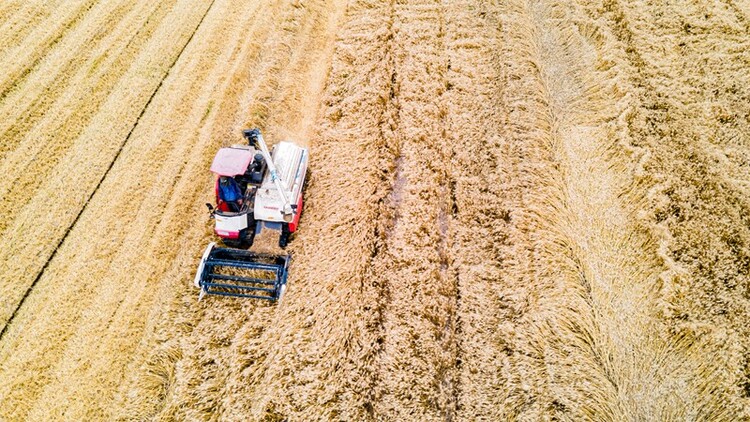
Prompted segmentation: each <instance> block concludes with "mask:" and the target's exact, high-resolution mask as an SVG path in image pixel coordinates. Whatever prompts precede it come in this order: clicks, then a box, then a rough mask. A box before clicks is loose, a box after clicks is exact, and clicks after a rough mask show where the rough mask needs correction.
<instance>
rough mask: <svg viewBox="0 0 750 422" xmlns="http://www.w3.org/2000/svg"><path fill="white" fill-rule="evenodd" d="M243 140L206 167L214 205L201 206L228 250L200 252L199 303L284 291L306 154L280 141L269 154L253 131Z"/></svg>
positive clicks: (276, 294) (277, 295) (272, 295)
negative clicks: (213, 177)
mask: <svg viewBox="0 0 750 422" xmlns="http://www.w3.org/2000/svg"><path fill="white" fill-rule="evenodd" d="M243 135H244V136H245V138H246V139H247V140H248V145H233V146H232V147H230V148H222V149H220V150H219V151H218V152H217V153H216V156H215V157H214V161H213V163H212V164H211V171H212V172H213V173H214V174H216V181H215V192H216V206H213V205H211V204H206V206H208V208H209V211H210V212H211V217H212V218H213V219H214V221H215V223H216V224H215V228H214V231H215V233H216V235H218V236H219V237H220V238H221V240H222V241H223V243H224V244H225V245H226V246H228V247H227V248H223V247H218V246H217V245H216V243H215V242H211V243H210V244H209V245H208V247H207V248H206V250H205V252H204V253H203V257H202V258H201V261H200V264H199V265H198V271H197V273H196V275H195V286H196V287H198V288H200V297H199V299H200V298H203V296H204V295H206V294H215V295H223V296H236V297H250V298H257V299H267V300H271V301H275V300H278V299H279V298H281V296H282V295H283V293H284V291H285V289H286V279H287V269H288V267H289V260H290V257H289V255H288V254H287V253H286V252H285V251H284V248H286V245H287V242H288V241H289V236H290V235H291V234H292V233H294V232H295V231H296V230H297V225H298V224H299V218H300V213H301V211H302V188H303V186H304V183H305V174H306V172H307V164H308V157H309V156H308V150H307V148H303V147H300V146H298V145H296V144H294V143H292V142H279V143H278V144H276V145H275V146H274V147H273V150H272V151H271V152H269V151H268V147H267V146H266V143H265V141H264V140H263V135H261V133H260V131H259V130H258V129H253V130H245V131H243ZM269 239H271V242H270V243H271V245H269V241H268V240H269ZM277 246H278V247H277Z"/></svg>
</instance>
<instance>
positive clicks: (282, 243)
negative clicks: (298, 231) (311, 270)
mask: <svg viewBox="0 0 750 422" xmlns="http://www.w3.org/2000/svg"><path fill="white" fill-rule="evenodd" d="M291 234H292V233H291V232H290V231H289V225H288V224H282V225H281V234H280V235H279V247H280V248H281V249H284V248H286V245H287V244H289V236H290V235H291Z"/></svg>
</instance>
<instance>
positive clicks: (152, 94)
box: [0, 0, 216, 342]
mask: <svg viewBox="0 0 750 422" xmlns="http://www.w3.org/2000/svg"><path fill="white" fill-rule="evenodd" d="M215 1H216V0H211V3H210V4H209V6H208V8H206V11H205V12H204V13H203V16H202V17H201V19H200V21H199V22H198V25H197V26H196V27H195V29H194V30H193V32H192V33H191V34H190V37H189V38H188V40H187V42H186V43H185V44H184V45H183V46H182V48H181V49H180V51H179V52H178V54H177V55H176V56H175V58H174V60H173V61H172V64H171V65H170V66H169V68H168V69H167V71H166V72H165V74H164V77H162V78H161V80H160V81H159V83H158V84H157V86H156V88H155V89H154V90H153V91H152V92H151V95H150V96H149V97H148V100H147V101H146V103H145V104H144V106H143V108H142V109H141V111H140V113H139V114H138V117H137V118H136V120H135V122H134V123H133V125H132V126H131V128H130V130H129V131H128V134H127V135H126V136H125V138H124V139H123V141H122V142H121V143H120V145H119V147H118V149H117V152H116V153H115V155H114V158H113V159H112V161H111V162H110V163H109V166H108V167H107V169H106V170H105V172H104V174H102V176H101V178H99V181H98V182H97V184H96V186H95V187H94V189H93V190H92V191H91V193H90V194H89V196H88V198H87V199H86V200H85V202H84V204H83V206H82V207H81V209H80V211H78V213H77V214H76V217H75V218H74V219H73V222H72V223H71V224H70V225H68V227H67V228H66V229H65V232H64V234H63V235H62V237H61V238H60V240H59V241H58V242H57V244H56V245H55V247H54V249H53V250H52V252H51V254H50V256H49V258H48V259H47V260H46V261H45V262H44V265H43V266H42V268H41V270H40V271H39V273H38V274H37V275H36V277H35V278H34V280H33V281H32V282H31V285H29V287H28V288H27V289H26V292H25V293H24V294H23V296H22V298H21V300H20V301H19V302H18V305H17V306H16V308H15V309H14V310H13V312H12V313H11V315H10V317H9V318H8V319H7V321H6V322H5V324H4V325H3V329H2V331H0V342H1V341H2V339H3V336H4V335H5V333H6V332H7V330H8V327H9V326H10V325H11V324H12V323H13V319H14V318H15V316H16V314H17V313H18V311H19V309H21V307H22V306H23V304H24V302H25V301H26V298H27V297H28V296H29V294H31V292H32V291H33V290H34V286H36V284H37V283H38V282H39V280H40V279H41V278H42V276H43V275H44V272H45V271H46V270H47V267H48V266H49V263H50V262H51V261H52V260H53V259H54V258H55V256H56V255H57V251H58V250H59V249H60V246H61V245H62V244H63V243H64V242H65V240H66V239H67V237H68V235H69V234H70V232H71V230H72V229H73V227H75V225H76V223H78V220H79V219H80V218H81V215H83V213H84V211H85V210H86V206H87V205H88V203H89V202H90V201H91V198H93V197H94V195H95V194H96V192H97V191H98V190H99V187H100V186H101V184H102V182H103V181H104V179H105V178H106V177H107V175H108V174H109V172H110V171H111V170H112V167H113V166H114V163H115V162H116V161H117V159H118V158H119V156H120V153H122V150H123V148H124V147H125V145H126V144H127V142H128V140H129V139H130V137H131V135H132V134H133V131H134V130H135V128H136V127H137V126H138V122H139V121H140V119H141V117H143V115H144V114H145V112H146V110H147V109H148V106H149V105H150V104H151V101H152V100H153V99H154V97H155V96H156V93H157V92H158V91H159V88H161V86H162V84H163V83H164V80H165V79H166V78H167V77H168V76H169V74H170V72H171V70H172V68H173V67H174V66H175V64H176V63H177V61H178V60H179V58H180V57H181V56H182V53H183V52H184V51H185V48H186V47H187V46H188V45H189V44H190V41H192V39H193V36H194V35H195V33H196V32H197V31H198V28H199V27H200V25H201V24H202V23H203V20H204V19H205V17H206V15H207V14H208V12H209V11H210V10H211V7H212V6H213V4H214V2H215Z"/></svg>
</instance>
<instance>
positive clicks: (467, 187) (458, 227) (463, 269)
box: [445, 0, 528, 420]
mask: <svg viewBox="0 0 750 422" xmlns="http://www.w3.org/2000/svg"><path fill="white" fill-rule="evenodd" d="M501 10H502V7H501V5H490V4H485V3H481V2H477V1H473V0H467V1H452V2H448V7H447V10H446V15H447V16H448V17H449V18H448V21H447V24H446V47H447V49H446V50H447V51H446V54H447V57H448V60H449V66H448V71H447V92H446V94H445V96H446V103H447V107H448V110H449V113H448V116H447V119H448V122H447V123H448V124H447V127H448V129H447V135H446V137H447V140H448V142H449V143H450V144H451V145H452V155H453V156H452V158H451V160H450V162H451V165H450V166H449V169H450V173H451V175H452V177H453V179H454V180H452V181H451V183H452V186H451V189H450V191H451V192H452V195H453V197H454V198H453V201H452V202H453V210H452V214H453V216H452V223H451V237H452V238H453V239H454V240H453V247H452V248H451V250H450V252H451V256H452V259H453V264H452V271H454V272H455V273H456V277H457V289H456V291H457V295H456V305H455V306H456V314H457V317H456V319H457V330H456V337H457V339H456V343H457V345H456V348H457V356H456V363H455V365H456V371H457V380H456V387H454V388H455V393H456V394H455V398H454V400H455V401H456V411H457V413H456V417H455V419H457V420H507V419H510V418H511V417H512V416H511V415H512V414H513V413H512V412H513V409H520V408H523V406H524V405H525V403H523V402H521V401H520V400H518V399H517V400H516V401H512V400H511V397H514V396H518V395H522V394H520V393H522V392H521V386H520V384H521V383H522V381H521V380H520V379H517V378H516V377H517V375H516V374H514V372H516V371H517V370H515V368H513V367H512V366H511V364H510V356H511V355H512V353H514V351H513V350H511V348H510V340H509V339H508V338H509V337H511V336H512V333H513V331H514V330H515V329H517V328H518V327H521V325H519V326H518V327H517V326H516V324H518V322H517V319H518V318H519V316H520V314H521V313H522V312H523V308H522V307H521V304H520V302H521V300H520V297H521V292H522V291H523V289H522V288H520V286H523V287H524V288H525V287H526V285H527V284H528V283H527V281H526V280H516V279H514V277H513V274H509V273H508V268H509V267H512V266H511V265H509V262H512V261H513V260H516V259H519V257H522V256H523V254H522V253H518V252H519V251H513V250H511V247H512V246H513V245H514V244H515V245H516V247H518V245H520V244H522V240H521V239H520V237H521V236H520V233H518V232H516V233H514V232H513V223H515V219H513V217H515V215H514V214H515V213H516V212H518V211H519V210H518V208H520V205H519V204H518V203H517V202H516V201H518V190H519V189H518V186H515V185H514V183H518V178H515V179H514V178H512V177H511V171H510V169H511V168H512V166H513V163H512V157H513V154H514V152H513V151H511V150H510V148H509V146H508V137H507V136H506V134H504V133H503V131H504V127H505V126H506V125H507V123H508V120H507V119H508V116H507V111H506V109H507V105H506V104H503V100H504V93H503V87H504V85H505V81H506V75H505V72H506V71H505V69H504V65H505V63H504V59H503V57H502V56H501V54H500V53H501V51H502V50H503V40H502V34H501V29H502V25H501V24H500V20H499V19H500V12H501ZM516 207H518V208H516ZM518 249H521V250H522V248H520V247H519V248H518ZM516 302H518V303H516ZM518 378H520V377H518Z"/></svg>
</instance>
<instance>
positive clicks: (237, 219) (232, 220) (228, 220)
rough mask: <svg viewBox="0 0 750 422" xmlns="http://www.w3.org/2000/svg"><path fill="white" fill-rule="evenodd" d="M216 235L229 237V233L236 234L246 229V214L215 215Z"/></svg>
mask: <svg viewBox="0 0 750 422" xmlns="http://www.w3.org/2000/svg"><path fill="white" fill-rule="evenodd" d="M214 218H215V220H216V234H218V235H219V236H222V237H227V236H230V233H238V232H239V231H240V230H244V229H246V228H247V213H245V214H239V215H236V216H227V215H221V214H218V213H217V214H215V216H214Z"/></svg>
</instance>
